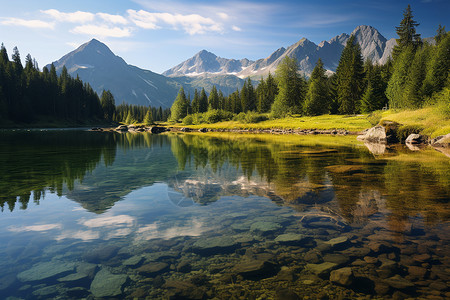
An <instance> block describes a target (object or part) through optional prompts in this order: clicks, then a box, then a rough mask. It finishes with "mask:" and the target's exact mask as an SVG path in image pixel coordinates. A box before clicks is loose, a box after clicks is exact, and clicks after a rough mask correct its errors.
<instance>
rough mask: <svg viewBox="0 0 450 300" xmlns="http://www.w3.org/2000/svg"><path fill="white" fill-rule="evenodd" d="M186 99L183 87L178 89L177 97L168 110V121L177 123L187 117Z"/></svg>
mask: <svg viewBox="0 0 450 300" xmlns="http://www.w3.org/2000/svg"><path fill="white" fill-rule="evenodd" d="M186 104H187V99H186V94H185V93H184V89H183V87H181V88H180V91H179V92H178V96H177V98H176V99H175V101H174V102H173V104H172V107H171V109H170V120H172V121H174V122H178V121H179V120H181V119H183V118H184V117H186V115H187V109H188V107H187V105H186Z"/></svg>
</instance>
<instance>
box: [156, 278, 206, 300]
mask: <svg viewBox="0 0 450 300" xmlns="http://www.w3.org/2000/svg"><path fill="white" fill-rule="evenodd" d="M163 287H164V288H165V289H168V290H170V291H171V294H172V296H171V297H169V299H205V290H204V289H203V288H201V287H198V286H195V285H194V284H192V283H190V282H186V281H180V280H170V281H167V282H166V283H165V284H164V286H163Z"/></svg>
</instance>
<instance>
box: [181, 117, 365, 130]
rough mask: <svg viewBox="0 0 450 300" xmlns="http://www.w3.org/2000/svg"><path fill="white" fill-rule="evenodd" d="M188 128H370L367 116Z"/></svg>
mask: <svg viewBox="0 0 450 300" xmlns="http://www.w3.org/2000/svg"><path fill="white" fill-rule="evenodd" d="M174 126H176V127H180V126H181V127H184V126H183V125H182V124H175V125H174ZM186 127H190V128H196V129H198V128H209V129H272V128H277V129H318V130H327V129H343V130H349V131H362V130H364V129H366V128H370V127H371V125H370V123H369V121H368V120H367V115H357V116H342V115H322V116H317V117H300V116H293V117H287V118H283V119H274V120H267V121H262V122H259V123H242V122H238V121H226V122H218V123H214V124H200V125H190V126H186Z"/></svg>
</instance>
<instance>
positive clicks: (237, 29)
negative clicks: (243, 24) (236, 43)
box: [231, 25, 242, 31]
mask: <svg viewBox="0 0 450 300" xmlns="http://www.w3.org/2000/svg"><path fill="white" fill-rule="evenodd" d="M231 29H233V30H234V31H242V29H241V28H240V27H238V26H236V25H233V26H232V27H231Z"/></svg>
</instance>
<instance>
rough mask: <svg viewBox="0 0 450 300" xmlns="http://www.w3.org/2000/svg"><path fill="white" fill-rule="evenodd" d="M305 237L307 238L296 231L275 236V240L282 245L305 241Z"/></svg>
mask: <svg viewBox="0 0 450 300" xmlns="http://www.w3.org/2000/svg"><path fill="white" fill-rule="evenodd" d="M307 239H309V238H307V237H305V236H303V235H301V234H298V233H285V234H281V235H279V236H277V237H276V238H275V242H277V243H279V244H284V245H297V244H301V243H303V242H305V241H306V240H307Z"/></svg>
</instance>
